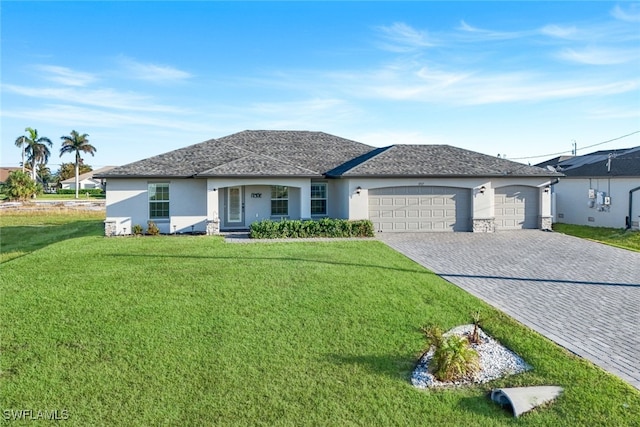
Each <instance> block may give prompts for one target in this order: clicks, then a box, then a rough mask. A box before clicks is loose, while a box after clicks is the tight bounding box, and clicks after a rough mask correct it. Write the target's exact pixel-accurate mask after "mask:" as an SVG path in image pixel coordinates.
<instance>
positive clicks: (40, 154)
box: [16, 128, 53, 181]
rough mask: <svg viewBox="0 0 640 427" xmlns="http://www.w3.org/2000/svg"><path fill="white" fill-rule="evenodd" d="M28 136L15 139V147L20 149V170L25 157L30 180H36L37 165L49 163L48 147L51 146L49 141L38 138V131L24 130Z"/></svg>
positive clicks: (43, 137) (44, 138) (41, 137)
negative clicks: (29, 168)
mask: <svg viewBox="0 0 640 427" xmlns="http://www.w3.org/2000/svg"><path fill="white" fill-rule="evenodd" d="M24 131H25V132H27V133H28V134H29V136H24V135H21V136H19V137H17V138H16V146H18V147H22V170H24V167H25V164H26V163H25V159H24V158H25V155H26V156H27V163H29V164H30V166H31V178H32V179H33V180H34V181H35V180H36V171H37V165H39V164H40V165H45V164H47V162H48V161H49V156H50V155H51V152H50V151H49V147H51V146H52V145H53V143H52V142H51V140H50V139H49V138H47V137H46V136H38V130H37V129H32V128H25V130H24Z"/></svg>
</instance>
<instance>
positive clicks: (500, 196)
mask: <svg viewBox="0 0 640 427" xmlns="http://www.w3.org/2000/svg"><path fill="white" fill-rule="evenodd" d="M494 201H495V208H494V212H495V225H496V229H497V230H517V229H522V228H538V212H539V204H540V202H539V190H538V189H537V188H536V187H526V186H521V185H512V186H507V187H501V188H496V190H495V198H494Z"/></svg>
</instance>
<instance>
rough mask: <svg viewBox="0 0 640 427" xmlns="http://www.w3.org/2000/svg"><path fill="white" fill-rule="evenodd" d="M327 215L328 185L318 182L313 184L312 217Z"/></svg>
mask: <svg viewBox="0 0 640 427" xmlns="http://www.w3.org/2000/svg"><path fill="white" fill-rule="evenodd" d="M326 214H327V184H325V183H324V182H316V183H312V184H311V215H326Z"/></svg>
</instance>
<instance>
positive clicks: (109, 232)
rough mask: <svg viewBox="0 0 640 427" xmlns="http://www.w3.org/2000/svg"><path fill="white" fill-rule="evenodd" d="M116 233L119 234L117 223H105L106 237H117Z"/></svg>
mask: <svg viewBox="0 0 640 427" xmlns="http://www.w3.org/2000/svg"><path fill="white" fill-rule="evenodd" d="M116 233H117V227H116V222H115V221H109V220H106V221H105V222H104V235H105V236H106V237H112V236H115V235H116Z"/></svg>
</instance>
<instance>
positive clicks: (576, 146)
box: [571, 139, 578, 156]
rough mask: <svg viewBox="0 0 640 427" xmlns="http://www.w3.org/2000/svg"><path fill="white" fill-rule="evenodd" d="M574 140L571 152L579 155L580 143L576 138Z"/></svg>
mask: <svg viewBox="0 0 640 427" xmlns="http://www.w3.org/2000/svg"><path fill="white" fill-rule="evenodd" d="M572 141H573V144H572V145H573V149H572V150H571V154H572V155H574V156H577V155H578V143H577V142H576V140H575V139H572Z"/></svg>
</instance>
